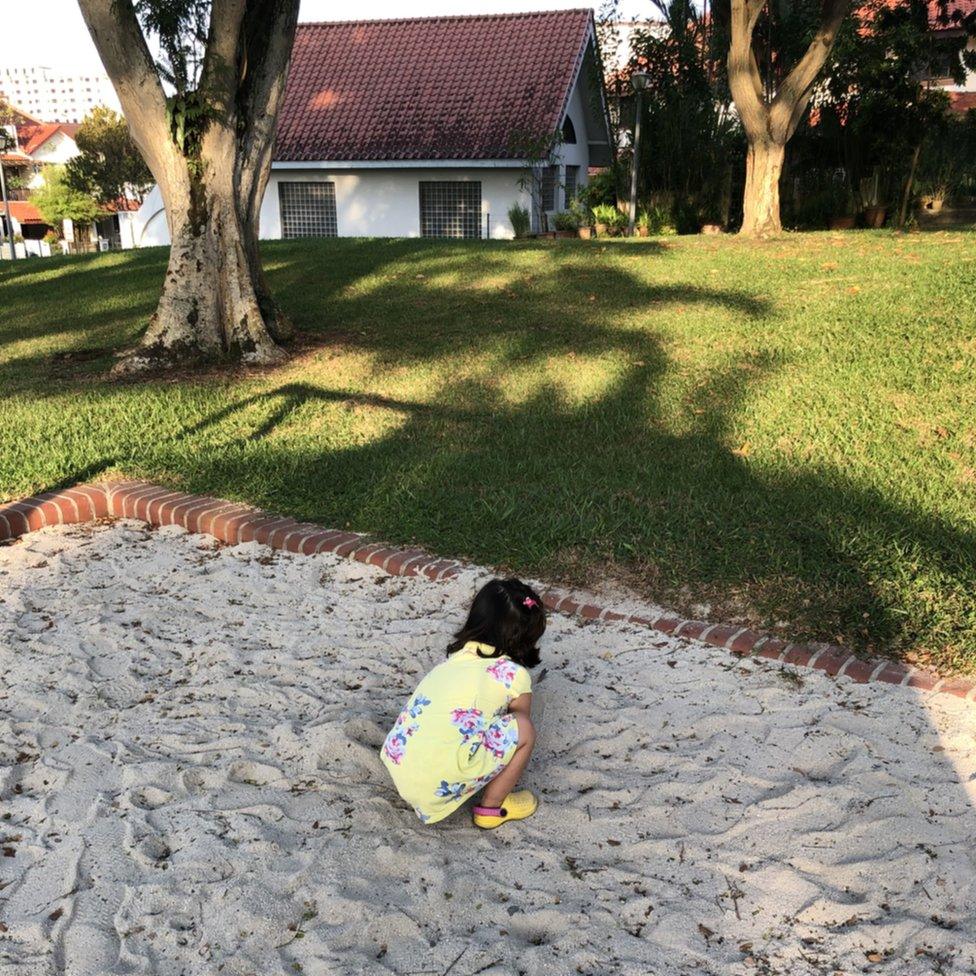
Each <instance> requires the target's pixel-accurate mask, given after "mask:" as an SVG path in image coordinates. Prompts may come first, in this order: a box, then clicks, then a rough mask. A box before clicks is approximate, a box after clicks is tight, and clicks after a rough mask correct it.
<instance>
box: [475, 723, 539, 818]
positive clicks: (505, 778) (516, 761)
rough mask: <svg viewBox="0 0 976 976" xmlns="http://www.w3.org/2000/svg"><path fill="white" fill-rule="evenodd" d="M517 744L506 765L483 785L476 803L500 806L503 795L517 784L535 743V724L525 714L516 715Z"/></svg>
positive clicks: (503, 798) (484, 805) (486, 805)
mask: <svg viewBox="0 0 976 976" xmlns="http://www.w3.org/2000/svg"><path fill="white" fill-rule="evenodd" d="M517 721H518V730H519V737H518V746H517V747H516V749H515V754H514V755H513V756H512V758H511V760H510V761H509V763H508V765H507V766H506V767H505V768H504V769H503V770H502V771H501V772H500V773H499V774H498V775H497V776H496V777H495V778H494V779H493V780H492V781H491V782H490V783H489V784H488V785H487V786H486V787H485V791H484V793H482V794H481V799H480V800H479V801H478V805H479V806H482V807H500V806H501V805H502V803H503V802H504V800H505V797H506V796H508V794H509V793H511V792H512V791H513V790H514V789H515V787H516V786H517V785H518V781H519V779H520V778H521V776H522V773H524V772H525V767H526V766H527V765H528V764H529V757H530V756H531V755H532V747H533V746H534V745H535V726H534V725H533V724H532V719H530V718H529V717H528V716H526V715H519V716H518V719H517Z"/></svg>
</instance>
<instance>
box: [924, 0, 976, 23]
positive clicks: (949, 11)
mask: <svg viewBox="0 0 976 976" xmlns="http://www.w3.org/2000/svg"><path fill="white" fill-rule="evenodd" d="M970 16H976V0H929V23H931V24H932V26H933V27H936V28H941V29H944V30H953V29H956V28H959V27H960V26H961V24H962V21H963V20H965V19H966V18H967V17H970Z"/></svg>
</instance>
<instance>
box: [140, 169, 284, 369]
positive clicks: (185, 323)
mask: <svg viewBox="0 0 976 976" xmlns="http://www.w3.org/2000/svg"><path fill="white" fill-rule="evenodd" d="M180 182H181V184H182V185H180V186H176V187H173V186H170V187H167V191H166V192H164V194H163V198H164V201H165V204H166V211H167V213H168V214H171V215H172V216H171V217H170V232H171V239H172V243H171V245H170V253H169V264H168V265H167V268H166V278H165V280H164V282H163V291H162V295H161V296H160V299H159V304H158V305H157V307H156V311H155V313H154V314H153V316H152V318H151V319H150V322H149V328H148V330H147V331H146V334H145V336H144V337H143V339H142V342H141V343H140V345H139V346H138V347H137V348H136V349H134V350H133V351H132V353H131V354H130V356H129V357H128V358H127V359H125V360H124V361H123V364H122V368H123V370H124V371H134V370H141V369H145V368H153V367H155V366H159V365H165V364H173V363H181V362H188V361H200V360H215V359H220V358H223V357H230V358H233V359H239V360H241V361H242V362H245V363H253V364H270V363H275V362H279V361H280V360H282V359H283V358H284V352H283V350H282V349H281V347H280V346H279V345H278V344H277V342H278V341H280V340H282V339H285V338H287V333H286V332H285V330H284V329H283V328H282V324H283V323H282V319H281V317H280V316H279V315H278V313H277V307H276V306H275V304H274V302H273V300H272V299H271V298H270V294H267V287H266V285H264V272H263V270H262V268H261V266H260V257H259V254H258V250H257V228H256V227H253V226H251V227H248V228H247V229H246V230H245V229H244V228H242V226H241V221H240V219H239V217H238V212H237V200H236V199H235V188H234V187H233V186H232V185H229V184H230V183H231V182H232V181H231V180H230V179H226V178H221V177H219V176H217V175H213V176H210V175H209V174H208V173H207V172H205V173H204V174H203V175H201V176H200V177H198V178H196V179H188V180H186V181H180ZM259 288H260V289H261V292H263V293H264V294H265V295H266V306H265V308H262V303H261V299H260V297H259Z"/></svg>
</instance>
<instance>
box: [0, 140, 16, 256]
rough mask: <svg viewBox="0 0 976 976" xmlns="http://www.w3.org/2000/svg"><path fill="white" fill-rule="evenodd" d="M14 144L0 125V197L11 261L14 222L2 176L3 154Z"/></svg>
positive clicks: (14, 254)
mask: <svg viewBox="0 0 976 976" xmlns="http://www.w3.org/2000/svg"><path fill="white" fill-rule="evenodd" d="M15 146H16V142H15V141H14V137H13V136H12V135H11V134H10V132H9V130H7V129H5V128H4V127H3V126H0V198H2V199H3V212H4V214H5V215H6V218H7V240H8V241H10V260H11V261H13V260H14V259H15V258H16V257H17V253H16V251H14V224H13V221H12V220H11V219H10V201H9V200H8V199H7V184H6V182H5V181H4V178H3V154H4V153H5V152H7V151H8V150H10V149H13V148H15Z"/></svg>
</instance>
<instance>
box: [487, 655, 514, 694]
mask: <svg viewBox="0 0 976 976" xmlns="http://www.w3.org/2000/svg"><path fill="white" fill-rule="evenodd" d="M486 670H487V672H488V673H489V674H490V675H491V676H492V677H493V678H494V679H495V680H496V681H500V682H501V683H502V684H503V685H504V686H505V687H506V688H511V687H512V682H513V681H514V680H515V676H516V675H517V674H518V665H517V664H516V663H515V662H514V661H506V660H505V659H504V658H499V659H498V660H497V661H495V663H494V664H491V665H489V666H488V667H487V668H486Z"/></svg>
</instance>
